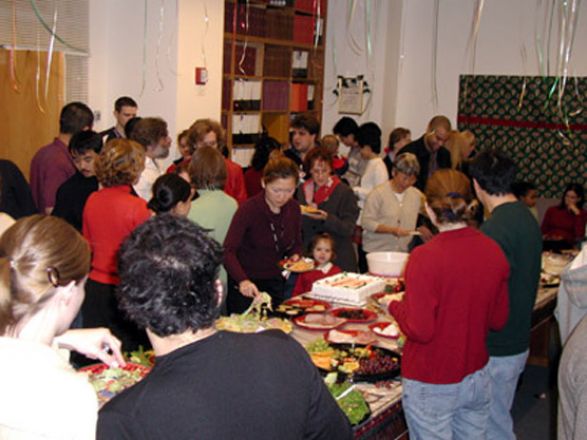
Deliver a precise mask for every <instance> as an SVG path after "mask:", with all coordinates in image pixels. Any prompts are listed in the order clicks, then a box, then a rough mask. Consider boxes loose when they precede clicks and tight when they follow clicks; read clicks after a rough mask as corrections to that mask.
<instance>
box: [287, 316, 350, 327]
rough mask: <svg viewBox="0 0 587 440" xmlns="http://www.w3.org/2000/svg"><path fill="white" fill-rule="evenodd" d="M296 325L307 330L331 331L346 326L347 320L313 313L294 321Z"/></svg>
mask: <svg viewBox="0 0 587 440" xmlns="http://www.w3.org/2000/svg"><path fill="white" fill-rule="evenodd" d="M293 322H294V324H296V325H297V326H299V327H302V328H305V329H306V330H315V331H321V330H322V331H323V330H331V329H333V328H338V327H341V326H343V325H344V324H346V322H347V320H346V319H344V318H338V317H336V316H332V315H329V314H324V313H311V314H308V315H302V316H298V317H297V318H294V319H293Z"/></svg>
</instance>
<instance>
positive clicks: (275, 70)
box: [263, 44, 291, 78]
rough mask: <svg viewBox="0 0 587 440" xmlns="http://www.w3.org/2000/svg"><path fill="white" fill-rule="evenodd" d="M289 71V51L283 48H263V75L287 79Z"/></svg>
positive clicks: (269, 46)
mask: <svg viewBox="0 0 587 440" xmlns="http://www.w3.org/2000/svg"><path fill="white" fill-rule="evenodd" d="M290 71H291V49H290V48H289V47H285V46H271V45H269V44H268V45H266V46H265V53H264V58H263V75H264V76H274V77H283V78H288V77H289V75H290Z"/></svg>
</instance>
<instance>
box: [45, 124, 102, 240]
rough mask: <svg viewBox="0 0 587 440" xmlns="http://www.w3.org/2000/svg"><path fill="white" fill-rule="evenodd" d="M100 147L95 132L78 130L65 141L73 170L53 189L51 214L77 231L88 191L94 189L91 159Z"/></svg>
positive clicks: (99, 140)
mask: <svg viewBox="0 0 587 440" xmlns="http://www.w3.org/2000/svg"><path fill="white" fill-rule="evenodd" d="M101 150H102V137H101V135H100V134H98V133H96V132H95V131H91V130H90V131H81V132H79V133H77V134H75V135H74V136H73V137H72V138H71V141H70V142H69V152H70V153H71V155H72V156H73V162H74V164H75V167H76V169H77V171H76V173H75V174H74V175H73V176H71V177H70V178H69V179H67V180H66V181H65V182H64V183H63V184H62V185H61V186H60V187H59V189H58V190H57V196H56V198H55V207H54V208H53V213H52V214H53V215H55V216H57V217H61V218H62V219H64V220H65V221H66V222H68V223H69V224H71V225H72V226H73V227H74V228H76V229H77V230H78V231H81V230H82V213H83V211H84V206H85V205H86V200H88V197H89V196H90V194H92V193H93V192H94V191H97V190H98V179H97V178H96V175H95V173H94V161H95V160H96V157H98V154H99V153H100V151H101Z"/></svg>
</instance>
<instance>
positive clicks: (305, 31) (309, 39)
mask: <svg viewBox="0 0 587 440" xmlns="http://www.w3.org/2000/svg"><path fill="white" fill-rule="evenodd" d="M293 39H294V41H295V42H296V43H302V44H312V43H313V42H314V17H311V16H307V15H296V16H294V23H293Z"/></svg>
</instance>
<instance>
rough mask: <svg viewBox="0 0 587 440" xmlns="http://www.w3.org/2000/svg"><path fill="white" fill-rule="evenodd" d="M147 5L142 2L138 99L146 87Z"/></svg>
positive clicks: (145, 2)
mask: <svg viewBox="0 0 587 440" xmlns="http://www.w3.org/2000/svg"><path fill="white" fill-rule="evenodd" d="M148 18H149V15H148V5H147V0H145V1H144V14H143V68H142V76H143V78H142V81H141V91H140V93H139V97H141V96H143V93H144V92H145V87H146V86H147V23H148Z"/></svg>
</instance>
